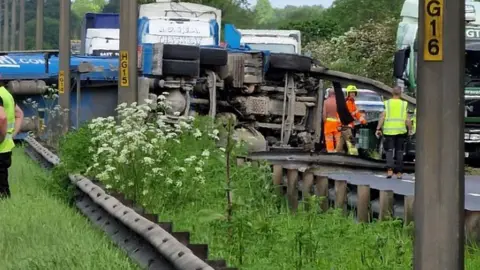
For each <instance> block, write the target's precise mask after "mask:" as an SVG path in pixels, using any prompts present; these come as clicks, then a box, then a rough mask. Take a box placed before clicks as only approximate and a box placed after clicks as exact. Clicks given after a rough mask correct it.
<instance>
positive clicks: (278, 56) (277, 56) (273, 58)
mask: <svg viewBox="0 0 480 270" xmlns="http://www.w3.org/2000/svg"><path fill="white" fill-rule="evenodd" d="M312 63H313V60H312V58H310V57H308V56H303V55H298V54H289V53H272V54H271V55H270V67H271V68H274V69H284V70H289V71H298V72H309V71H310V69H311V68H312Z"/></svg>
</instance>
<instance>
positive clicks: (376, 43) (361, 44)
mask: <svg viewBox="0 0 480 270" xmlns="http://www.w3.org/2000/svg"><path fill="white" fill-rule="evenodd" d="M397 25H398V20H396V19H388V20H386V21H382V22H373V21H369V22H367V23H366V24H364V25H361V26H359V27H358V28H352V29H350V30H349V31H347V32H346V33H345V34H343V35H341V36H338V37H333V38H331V39H329V40H322V41H314V42H311V43H309V44H308V45H307V46H305V48H304V51H310V52H311V53H312V56H313V57H314V58H315V59H318V60H320V61H321V62H322V63H323V64H325V65H326V66H328V67H330V68H332V69H335V70H340V71H344V72H348V73H352V74H357V75H361V76H365V77H367V78H371V79H374V80H378V81H381V82H384V83H386V84H391V83H392V82H393V77H392V74H393V70H392V67H393V55H394V53H395V39H396V29H397Z"/></svg>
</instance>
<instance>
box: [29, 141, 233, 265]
mask: <svg viewBox="0 0 480 270" xmlns="http://www.w3.org/2000/svg"><path fill="white" fill-rule="evenodd" d="M25 142H26V143H27V147H26V150H25V151H26V153H27V154H28V155H29V156H30V157H31V158H32V159H34V160H36V161H38V162H39V163H40V164H41V165H42V166H43V167H44V168H52V167H54V166H56V165H58V164H59V163H60V158H59V157H58V156H57V155H55V154H54V153H52V152H51V151H50V150H49V149H47V148H45V147H44V146H42V144H41V143H39V142H38V141H36V140H35V139H34V138H32V137H27V138H26V139H25ZM69 179H70V181H71V183H72V184H74V185H75V186H76V187H77V193H76V196H75V204H76V206H77V208H78V209H79V210H80V211H81V212H82V213H83V214H84V215H85V216H87V217H88V218H89V219H90V220H91V221H92V222H93V223H94V224H95V225H97V226H98V227H100V228H101V229H102V230H103V231H104V232H105V233H106V234H107V235H109V236H110V238H111V239H112V241H113V242H114V243H115V244H117V245H118V246H119V247H121V248H122V249H123V250H125V251H126V252H127V254H128V256H129V257H130V258H131V259H133V260H134V261H135V262H137V263H138V265H139V266H140V267H142V268H143V269H158V270H213V269H215V270H216V269H219V270H220V269H221V270H234V269H236V268H228V267H227V265H226V262H225V260H207V259H208V246H207V245H203V244H190V233H189V232H172V228H173V224H172V223H170V222H158V216H157V215H153V214H148V213H145V210H144V209H143V208H141V207H136V206H135V204H134V202H133V201H130V200H127V199H125V197H124V196H123V195H122V194H121V193H112V194H108V193H107V192H106V191H105V190H104V189H103V188H102V187H101V184H100V183H94V182H93V181H91V180H89V179H87V178H86V177H84V176H82V175H77V174H70V175H69ZM129 206H130V207H129ZM135 210H136V211H135ZM139 213H143V214H142V215H141V214H139Z"/></svg>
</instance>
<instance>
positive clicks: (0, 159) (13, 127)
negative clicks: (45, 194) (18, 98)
mask: <svg viewBox="0 0 480 270" xmlns="http://www.w3.org/2000/svg"><path fill="white" fill-rule="evenodd" d="M22 121H23V111H22V110H21V109H20V107H18V105H17V104H15V100H14V99H13V96H12V95H11V94H10V92H8V90H7V89H6V88H5V87H4V86H1V87H0V199H5V198H9V197H10V196H11V194H10V186H9V183H8V169H9V168H10V166H11V165H12V150H13V148H14V147H15V143H14V141H13V138H14V137H15V136H16V135H17V134H18V132H19V131H20V128H21V126H22Z"/></svg>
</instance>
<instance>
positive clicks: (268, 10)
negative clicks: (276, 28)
mask: <svg viewBox="0 0 480 270" xmlns="http://www.w3.org/2000/svg"><path fill="white" fill-rule="evenodd" d="M254 11H255V21H256V23H257V24H259V25H264V24H267V23H268V22H270V21H272V20H273V18H274V17H275V11H274V10H273V7H272V5H271V4H270V1H269V0H257V4H256V5H255V10H254Z"/></svg>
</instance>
